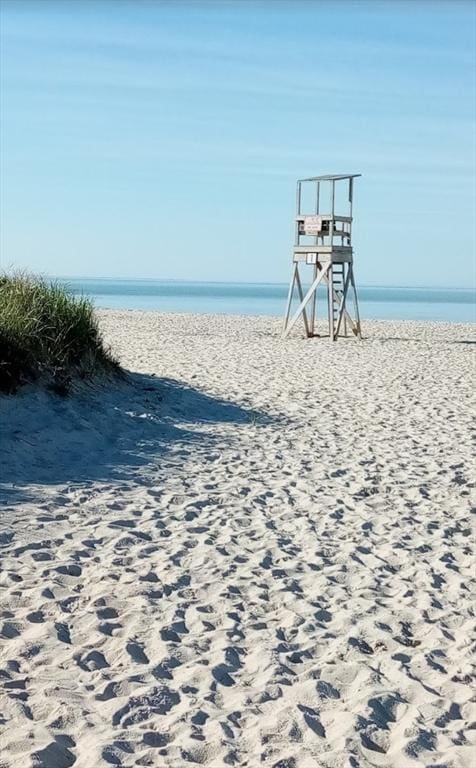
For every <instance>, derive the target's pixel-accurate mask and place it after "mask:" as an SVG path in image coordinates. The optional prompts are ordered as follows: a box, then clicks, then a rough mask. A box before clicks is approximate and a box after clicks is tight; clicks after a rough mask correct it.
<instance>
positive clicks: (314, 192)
mask: <svg viewBox="0 0 476 768" xmlns="http://www.w3.org/2000/svg"><path fill="white" fill-rule="evenodd" d="M358 176H361V174H360V173H354V174H338V175H328V176H314V177H312V178H310V179H299V181H298V182H297V191H296V236H295V242H294V248H293V264H294V266H293V274H292V278H291V283H290V286H289V293H288V300H287V305H286V314H285V317H284V329H283V336H284V337H286V336H288V334H289V333H290V331H291V329H292V328H293V326H294V325H295V323H296V322H297V321H298V319H299V317H301V316H302V318H303V321H304V329H305V331H306V335H307V336H308V337H310V338H311V337H314V336H317V335H318V334H317V333H315V327H316V317H317V288H318V286H319V285H320V283H321V282H323V283H324V284H326V285H327V318H328V323H329V338H330V340H331V341H336V340H337V339H338V338H339V336H340V335H344V336H347V328H348V325H349V326H350V328H351V330H352V332H353V333H354V335H355V336H357V337H358V338H359V339H361V338H362V334H361V327H360V317H359V307H358V303H357V289H356V287H355V279H354V269H353V249H352V198H353V190H354V179H355V178H357V177H358ZM346 183H347V185H348V189H347V190H345V189H342V187H343V185H345V184H346ZM304 185H306V186H305V187H304ZM336 185H339V187H338V188H337V190H336ZM326 188H327V192H329V191H330V196H329V201H328V202H329V207H328V208H327V211H330V212H327V213H326V212H325V211H326V202H327V201H325V195H324V194H323V192H324V191H325V189H326ZM336 191H337V193H338V197H337V200H336ZM346 191H347V194H346V196H345V198H344V199H342V195H341V194H339V193H341V192H346ZM303 197H304V198H305V200H303ZM323 202H324V204H323ZM344 206H345V207H347V211H345V213H346V215H342V214H343V213H344V211H342V210H341V209H342V208H343V207H344ZM310 208H311V210H312V213H303V209H307V210H309V209H310ZM336 208H337V209H338V210H339V212H338V213H337V212H336ZM321 211H322V212H321ZM306 264H307V265H310V266H311V267H312V270H313V273H312V283H311V286H310V288H309V290H308V291H307V292H306V294H304V292H303V288H302V281H301V275H300V272H299V269H300V266H301V265H306ZM296 288H297V292H298V297H299V306H298V307H297V309H296V310H295V312H294V313H293V314H292V316H291V307H292V303H293V298H294V293H295V289H296ZM350 288H351V289H352V295H353V304H354V312H353V314H351V313H350V312H349V310H348V308H347V297H348V294H349V289H350ZM309 304H310V307H309Z"/></svg>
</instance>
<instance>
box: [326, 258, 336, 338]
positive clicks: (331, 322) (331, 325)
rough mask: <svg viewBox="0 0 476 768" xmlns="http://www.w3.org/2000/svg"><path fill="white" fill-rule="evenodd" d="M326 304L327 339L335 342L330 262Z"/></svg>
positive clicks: (330, 265) (332, 276)
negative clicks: (327, 312)
mask: <svg viewBox="0 0 476 768" xmlns="http://www.w3.org/2000/svg"><path fill="white" fill-rule="evenodd" d="M327 280H328V283H327V304H328V307H327V308H328V310H329V339H330V341H335V335H334V275H333V270H332V262H331V263H330V264H329V272H328V275H327Z"/></svg>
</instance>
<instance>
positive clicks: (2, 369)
mask: <svg viewBox="0 0 476 768" xmlns="http://www.w3.org/2000/svg"><path fill="white" fill-rule="evenodd" d="M119 372H120V368H119V365H118V363H117V361H116V360H115V359H114V358H113V356H112V355H111V353H110V351H109V350H108V349H107V348H106V347H105V345H104V343H103V341H102V338H101V334H100V332H99V328H98V324H97V320H96V317H95V314H94V309H93V306H92V304H91V302H90V301H89V300H88V299H86V298H84V297H75V296H73V295H72V294H71V293H70V292H69V291H68V289H67V288H65V287H64V286H62V285H60V284H59V283H55V282H50V281H48V280H44V279H43V278H40V277H36V276H32V275H27V274H23V273H20V274H12V275H10V274H5V275H0V392H4V393H8V394H10V393H13V392H16V391H17V389H18V388H19V387H21V386H22V385H24V384H27V383H31V382H35V381H36V382H39V383H41V384H42V385H44V386H45V387H47V388H49V389H52V390H53V391H55V392H57V393H58V394H67V393H68V392H69V391H70V389H71V386H72V384H73V382H74V381H75V380H78V379H83V380H84V379H92V378H94V377H97V376H100V375H104V374H112V373H119Z"/></svg>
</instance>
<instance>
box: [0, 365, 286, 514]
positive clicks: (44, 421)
mask: <svg viewBox="0 0 476 768" xmlns="http://www.w3.org/2000/svg"><path fill="white" fill-rule="evenodd" d="M0 408H1V411H2V418H1V421H2V427H1V432H0V450H1V453H2V457H3V461H2V463H3V467H2V470H1V476H0V503H2V504H5V503H10V504H13V503H16V504H18V503H22V502H25V501H27V500H28V499H29V497H30V493H29V487H31V486H32V485H45V484H47V485H56V484H57V485H61V486H64V485H66V486H69V485H71V486H74V488H78V489H80V488H82V487H87V486H88V485H89V484H90V483H92V482H106V483H108V482H110V483H114V484H117V483H126V482H127V483H130V482H134V481H135V480H138V479H139V477H140V479H141V482H143V481H145V477H144V472H146V469H147V468H148V469H149V470H154V467H155V470H156V471H155V472H154V475H155V476H156V475H157V471H158V470H160V460H161V457H163V456H164V455H165V454H170V453H172V452H173V454H174V457H173V460H175V461H176V462H177V465H179V464H180V463H181V462H183V461H185V460H186V459H187V456H189V455H190V454H191V452H192V451H193V452H194V453H195V454H196V456H197V458H199V457H201V458H204V459H205V460H206V459H207V455H208V454H210V452H212V451H213V450H214V446H215V445H216V443H217V438H219V437H220V435H219V434H218V435H217V430H216V429H215V430H212V429H211V426H212V425H230V424H233V425H249V424H266V423H269V422H270V421H271V417H269V416H268V415H267V414H264V413H259V412H256V411H253V410H249V409H247V408H246V407H244V406H240V405H237V404H235V403H232V402H229V401H227V400H224V399H221V398H218V397H213V396H211V395H207V394H205V393H204V392H201V391H200V390H198V389H195V388H193V387H190V386H187V385H186V384H184V383H182V382H179V381H175V380H173V379H161V378H157V377H154V376H149V375H144V374H136V373H127V374H126V377H125V379H124V380H123V381H119V382H114V383H111V384H109V385H107V386H102V387H99V388H88V389H87V390H85V389H84V390H82V391H81V392H78V393H76V394H74V395H73V396H71V397H69V398H65V399H62V398H60V397H58V396H55V395H51V394H47V393H45V392H43V391H31V392H29V393H25V392H23V393H21V394H18V395H14V396H10V397H4V398H2V401H1V402H0ZM228 435H229V433H228ZM226 439H228V436H227V438H226ZM215 453H216V449H215Z"/></svg>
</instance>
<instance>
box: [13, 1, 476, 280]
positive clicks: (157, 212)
mask: <svg viewBox="0 0 476 768" xmlns="http://www.w3.org/2000/svg"><path fill="white" fill-rule="evenodd" d="M0 14H1V16H0V24H1V26H0V35H1V53H0V56H1V59H0V64H1V70H0V77H1V80H0V89H1V90H0V97H1V105H0V106H1V126H0V127H1V133H0V153H1V156H0V185H1V186H0V225H1V239H0V262H1V265H2V267H3V268H5V267H9V266H16V267H22V268H28V269H32V270H35V271H41V272H44V273H47V274H50V275H66V276H74V275H80V276H92V277H96V276H113V277H120V276H123V277H156V278H178V279H181V278H183V279H195V280H238V281H248V282H253V281H270V282H271V281H282V280H283V281H285V280H287V279H288V278H289V275H290V270H291V245H292V239H293V217H294V199H295V181H296V179H297V178H300V177H303V176H309V175H315V174H319V173H334V172H339V173H340V172H354V173H362V174H363V176H362V178H361V179H358V180H357V184H356V200H355V206H354V212H355V249H356V255H355V259H356V273H357V278H358V281H359V282H360V283H365V284H387V285H440V286H444V285H446V286H469V285H471V284H474V274H475V244H474V236H475V230H476V221H475V203H476V199H475V151H476V147H475V143H476V142H475V113H476V103H475V99H476V97H475V92H476V75H475V47H476V43H475V37H476V31H475V30H476V5H475V4H474V3H473V2H470V1H469V0H468V2H465V1H460V2H458V0H451V2H445V1H444V0H433V1H432V0H420V1H419V0H413V1H412V2H392V1H391V0H387V2H384V3H383V2H379V0H370V1H369V2H363V1H362V2H359V1H358V0H357V1H356V2H336V1H334V2H332V3H331V2H312V0H308V2H298V1H295V2H284V0H281V1H280V2H278V1H276V2H273V0H268V2H253V1H252V0H234V2H225V1H223V2H220V0H214V1H209V2H200V0H196V1H195V2H158V1H157V2H154V0H148V1H147V0H136V2H128V0H103V1H102V2H101V1H100V0H76V1H74V0H61V1H57V2H52V1H51V0H42V1H41V2H35V1H33V2H25V1H24V0H13V1H12V0H0Z"/></svg>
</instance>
